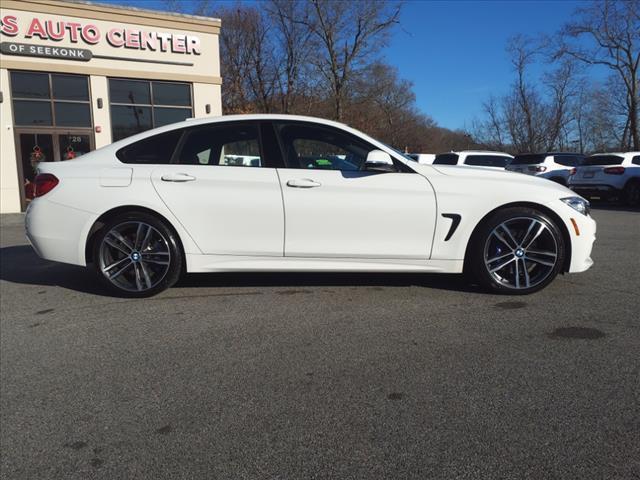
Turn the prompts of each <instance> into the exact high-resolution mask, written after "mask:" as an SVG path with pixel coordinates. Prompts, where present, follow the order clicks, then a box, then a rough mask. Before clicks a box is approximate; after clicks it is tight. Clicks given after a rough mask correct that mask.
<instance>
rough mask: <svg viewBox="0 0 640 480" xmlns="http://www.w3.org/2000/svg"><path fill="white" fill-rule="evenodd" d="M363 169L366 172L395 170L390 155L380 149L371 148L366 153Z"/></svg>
mask: <svg viewBox="0 0 640 480" xmlns="http://www.w3.org/2000/svg"><path fill="white" fill-rule="evenodd" d="M364 167H365V170H367V171H368V172H395V171H396V167H395V165H394V164H393V159H392V158H391V155H389V154H388V153H387V152H383V151H382V150H371V151H370V152H369V153H368V154H367V160H366V161H365V163H364Z"/></svg>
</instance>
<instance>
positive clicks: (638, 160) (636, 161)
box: [631, 155, 640, 165]
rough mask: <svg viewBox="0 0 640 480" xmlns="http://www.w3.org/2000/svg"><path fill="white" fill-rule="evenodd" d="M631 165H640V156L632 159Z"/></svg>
mask: <svg viewBox="0 0 640 480" xmlns="http://www.w3.org/2000/svg"><path fill="white" fill-rule="evenodd" d="M631 163H633V164H634V165H640V155H636V156H635V157H633V159H631Z"/></svg>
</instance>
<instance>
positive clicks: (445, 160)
mask: <svg viewBox="0 0 640 480" xmlns="http://www.w3.org/2000/svg"><path fill="white" fill-rule="evenodd" d="M433 164H434V165H457V164H458V155H457V154H456V153H441V154H439V155H436V158H435V159H434V160H433Z"/></svg>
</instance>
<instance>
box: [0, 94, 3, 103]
mask: <svg viewBox="0 0 640 480" xmlns="http://www.w3.org/2000/svg"><path fill="white" fill-rule="evenodd" d="M3 101H4V95H2V92H0V103H2V102H3Z"/></svg>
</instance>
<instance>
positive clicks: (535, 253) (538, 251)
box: [527, 250, 558, 258]
mask: <svg viewBox="0 0 640 480" xmlns="http://www.w3.org/2000/svg"><path fill="white" fill-rule="evenodd" d="M527 253H528V254H533V255H544V256H547V257H552V258H556V257H557V256H558V255H557V254H556V253H555V252H543V251H542V250H527Z"/></svg>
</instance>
